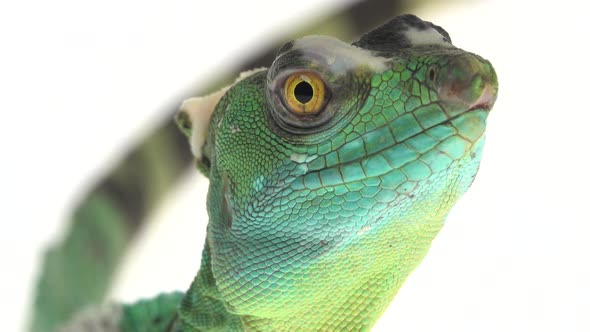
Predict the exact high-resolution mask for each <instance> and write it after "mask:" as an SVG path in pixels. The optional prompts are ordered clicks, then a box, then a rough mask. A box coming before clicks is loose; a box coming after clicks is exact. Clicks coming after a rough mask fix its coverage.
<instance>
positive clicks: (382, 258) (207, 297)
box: [180, 216, 444, 332]
mask: <svg viewBox="0 0 590 332" xmlns="http://www.w3.org/2000/svg"><path fill="white" fill-rule="evenodd" d="M443 219H444V216H438V217H437V218H434V219H426V220H424V222H422V223H420V224H415V223H408V222H406V221H405V220H398V221H395V224H396V225H397V227H388V228H387V229H391V230H392V231H384V229H379V228H378V227H376V228H375V229H372V230H367V231H366V233H364V234H362V236H359V240H358V241H356V243H354V244H352V245H351V246H350V247H349V248H347V249H346V250H342V251H341V252H334V253H332V254H331V255H325V256H324V257H323V259H320V260H318V262H316V263H315V264H314V266H313V268H312V269H311V270H310V271H309V273H310V275H312V277H311V278H310V282H313V283H316V282H317V280H318V278H319V279H323V280H330V279H333V278H332V277H333V275H334V274H340V272H338V270H346V271H347V275H348V276H349V277H348V278H346V277H342V274H340V277H339V278H340V279H341V280H340V282H339V283H338V284H332V285H331V286H330V288H331V292H330V296H324V297H322V296H318V297H317V298H315V299H310V300H311V301H310V302H308V305H307V306H305V307H304V308H303V309H299V310H298V309H297V308H295V307H292V308H290V309H289V310H287V312H289V311H290V310H292V312H290V313H289V315H286V316H280V317H272V318H268V317H259V316H251V315H238V314H235V313H232V312H230V310H231V309H230V310H228V308H231V305H228V304H226V302H225V301H224V299H223V297H222V295H221V293H220V292H219V290H218V288H217V286H216V283H215V278H214V276H213V273H212V271H211V261H210V256H209V246H208V245H206V246H205V249H204V251H203V258H202V263H201V269H200V270H199V273H198V274H197V276H196V277H195V279H194V281H193V283H192V285H191V288H190V290H189V291H188V292H187V294H186V296H185V298H184V299H183V301H182V304H181V309H180V318H181V320H182V322H183V327H184V331H186V332H190V331H215V330H219V331H242V330H247V331H248V330H250V331H316V330H318V331H319V330H332V331H344V330H359V331H361V330H369V329H370V328H371V327H372V326H373V324H374V323H375V322H376V321H377V319H378V318H379V317H380V316H381V314H382V313H383V311H385V309H386V308H387V306H388V305H389V303H390V302H391V300H392V299H393V297H394V296H395V294H396V293H397V291H398V290H399V288H400V287H401V285H402V284H403V282H404V280H405V279H406V277H407V276H408V275H409V273H410V272H412V270H413V269H414V268H415V267H416V266H417V265H418V262H420V261H421V260H422V258H423V257H424V255H425V254H426V252H427V251H428V248H429V244H430V240H431V239H432V238H433V237H434V236H435V235H436V233H438V231H439V230H440V228H441V227H442V225H443ZM393 230H396V231H395V232H393ZM400 230H402V231H400ZM373 232H374V233H375V234H371V233H373ZM401 234H429V235H430V236H426V237H425V238H424V241H423V242H422V243H421V244H420V245H417V246H406V247H396V246H395V243H397V242H399V239H398V237H400V236H403V235H401ZM365 235H366V236H365ZM374 235H377V237H378V239H375V237H373V236H374ZM375 241H376V242H377V243H385V244H386V245H384V246H382V247H378V246H377V247H376V246H374V245H373V246H371V245H370V243H369V242H372V243H374V242H375ZM425 242H428V244H426V245H425ZM367 250H368V251H367ZM343 262H346V264H343ZM385 262H387V264H386V265H388V266H389V268H383V265H384V263H385ZM366 270H380V271H381V273H379V274H378V275H376V274H369V275H370V276H371V277H370V278H363V277H362V276H366V275H367V274H366V273H364V272H366ZM313 280H315V281H313ZM302 287H303V288H307V289H313V287H311V286H310V287H306V285H302ZM312 297H313V296H312Z"/></svg>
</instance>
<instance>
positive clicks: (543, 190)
mask: <svg viewBox="0 0 590 332" xmlns="http://www.w3.org/2000/svg"><path fill="white" fill-rule="evenodd" d="M579 3H583V2H579ZM339 5H342V2H338V1H336V0H326V1H317V0H298V1H297V2H293V1H288V2H284V3H282V2H278V1H255V2H254V3H252V2H250V1H236V2H230V1H212V2H211V1H207V2H206V3H205V1H182V0H175V1H125V2H123V1H114V0H109V1H100V2H98V1H96V2H93V3H90V2H82V1H73V0H72V1H67V0H52V1H40V0H38V1H33V0H29V1H19V2H16V1H13V2H12V3H8V2H2V3H0V110H1V118H0V153H1V156H2V157H1V158H2V159H1V161H0V165H1V166H0V167H1V168H0V170H1V172H0V195H1V197H0V207H1V209H0V213H1V215H2V228H1V229H2V231H1V232H0V234H2V235H1V239H2V240H1V241H0V246H1V250H0V254H1V255H2V256H1V257H0V258H1V263H2V269H1V272H0V274H1V276H2V277H1V280H0V287H1V289H0V294H2V300H1V305H2V308H1V310H2V311H1V312H2V313H3V315H2V325H3V328H2V330H3V331H19V330H22V329H23V326H24V322H25V320H26V312H27V306H28V305H29V304H30V298H31V293H30V292H31V287H32V284H33V280H34V276H35V273H36V272H37V270H36V269H37V266H38V265H39V254H40V252H41V251H42V248H44V247H45V246H46V245H48V243H49V242H50V241H52V240H55V239H56V238H57V237H58V236H59V234H60V232H61V228H60V227H61V226H62V223H63V220H64V218H65V217H66V215H67V211H68V209H69V208H71V207H72V205H73V204H74V203H75V202H76V199H77V198H78V197H79V196H80V194H81V193H83V192H84V191H85V189H86V188H88V186H89V185H90V183H91V181H90V180H91V179H93V178H95V177H96V176H98V174H101V173H102V172H105V171H106V170H107V169H108V168H109V167H110V166H111V165H113V163H114V162H115V161H116V160H117V154H120V153H121V151H122V149H123V148H124V147H126V146H129V145H130V144H132V143H133V142H134V141H136V140H138V139H139V137H141V135H142V134H145V133H147V132H149V129H150V128H151V127H152V126H154V125H155V123H158V122H159V121H162V117H163V116H166V115H167V114H162V112H161V111H162V110H163V109H167V107H166V106H169V105H173V104H177V103H179V100H178V97H179V96H180V95H182V94H183V93H184V92H186V91H188V90H189V89H190V88H194V87H198V86H202V85H203V84H204V83H205V82H206V81H207V80H210V79H212V78H214V77H216V75H218V74H219V73H220V72H223V73H226V72H227V71H229V70H231V69H232V68H233V67H232V66H233V65H234V59H239V58H240V57H243V56H244V55H245V54H250V53H251V52H252V50H253V48H254V47H256V45H261V44H262V45H263V44H265V43H266V42H268V40H271V39H273V38H279V37H280V36H281V33H282V32H283V31H286V29H291V28H295V27H296V26H297V24H298V22H301V21H304V20H307V19H308V18H312V17H317V16H319V15H321V14H322V13H325V12H329V11H330V8H332V7H333V6H339ZM550 5H551V6H550ZM582 6H583V5H574V4H572V3H569V2H568V1H558V2H556V1H548V2H546V3H545V2H543V1H531V2H526V1H519V2H516V1H501V0H499V1H454V2H447V1H445V2H443V1H441V2H437V3H434V4H433V3H429V2H426V1H425V2H424V5H423V6H420V7H419V8H418V9H417V10H416V11H415V12H414V13H416V14H418V15H419V16H421V17H422V18H424V19H427V20H431V21H433V22H435V23H437V24H439V25H441V26H443V27H444V28H445V29H446V30H447V31H448V32H449V33H450V34H451V36H452V38H453V41H454V43H455V45H457V46H458V47H461V48H464V49H467V50H470V51H473V52H475V53H478V54H481V55H483V56H485V57H486V58H488V59H490V60H491V61H492V62H493V63H494V65H495V67H496V70H497V72H498V76H499V79H500V94H499V99H498V102H497V104H496V107H495V109H494V110H493V112H492V113H491V114H490V117H489V123H488V141H487V145H486V150H485V154H484V158H483V162H482V165H481V169H480V174H479V175H478V177H477V179H476V181H475V183H474V184H473V186H472V188H471V190H470V191H469V192H468V194H467V195H465V196H464V197H463V198H462V199H461V201H460V202H459V204H458V205H457V206H456V207H455V208H454V210H453V211H452V213H451V214H450V215H449V217H448V219H447V224H446V226H445V228H444V229H443V231H442V232H441V234H440V235H439V236H438V237H437V239H436V240H435V241H434V244H433V247H432V250H431V252H430V253H429V255H428V256H427V258H426V259H425V260H424V262H423V263H422V265H421V266H420V267H419V268H418V269H417V270H416V271H415V272H414V273H413V274H412V275H411V276H410V278H409V279H408V281H407V282H406V284H405V285H404V287H402V289H401V291H400V292H399V294H398V296H397V297H396V299H395V300H394V302H393V304H392V305H391V306H390V308H389V309H388V311H387V312H386V313H385V314H384V316H383V318H382V319H381V320H380V321H379V322H378V324H377V326H376V327H375V331H391V330H395V331H590V286H589V285H588V281H589V280H590V259H589V256H590V241H589V239H590V225H589V224H590V213H589V212H588V210H589V205H590V203H589V202H588V200H589V198H590V194H589V188H590V180H589V176H588V172H589V170H588V166H589V164H588V151H589V150H590V148H589V147H588V143H590V140H589V139H588V134H587V133H588V132H589V131H590V130H589V129H588V128H589V125H590V123H589V122H590V116H589V113H590V107H589V106H588V100H587V99H586V97H589V95H590V93H589V92H588V88H587V87H588V86H589V84H588V81H589V80H590V75H589V74H590V71H589V70H588V67H589V64H588V59H589V58H590V57H589V52H588V50H587V48H586V47H587V44H588V40H589V39H588V38H589V37H588V32H590V29H589V28H588V23H587V13H588V10H587V9H586V8H583V7H582ZM89 181H90V182H89ZM205 186H206V180H204V179H203V178H201V177H198V176H193V177H191V178H188V179H186V182H185V185H184V186H183V187H182V188H179V190H178V195H177V196H175V197H174V198H171V199H170V200H168V201H167V202H166V203H165V208H163V209H162V210H161V211H159V213H158V215H157V216H155V217H154V219H155V220H154V222H153V223H152V226H151V227H150V228H149V229H147V230H146V231H145V233H146V234H145V236H144V238H143V239H142V240H141V241H140V242H138V243H137V244H136V246H135V247H134V249H133V251H132V253H131V254H130V255H129V256H128V257H127V258H126V260H127V262H128V264H127V266H126V269H124V270H123V271H122V272H121V274H120V275H119V276H118V277H117V279H118V282H117V284H116V286H115V287H114V289H113V292H112V293H113V297H114V298H116V299H121V300H125V301H130V300H134V299H136V298H138V297H141V296H151V295H153V294H155V293H157V292H158V291H162V290H174V289H185V288H186V287H187V286H188V284H189V282H190V280H191V279H192V276H193V275H194V273H195V272H196V269H197V267H198V261H199V257H200V250H201V247H202V241H203V238H204V227H205V225H206V217H205V216H204V212H203V208H204V192H205V190H206V189H205V188H206V187H205Z"/></svg>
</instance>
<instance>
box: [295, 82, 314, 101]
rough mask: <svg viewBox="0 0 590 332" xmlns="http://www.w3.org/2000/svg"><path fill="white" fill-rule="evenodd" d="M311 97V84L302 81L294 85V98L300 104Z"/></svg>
mask: <svg viewBox="0 0 590 332" xmlns="http://www.w3.org/2000/svg"><path fill="white" fill-rule="evenodd" d="M311 98H313V87H312V86H311V84H309V83H307V82H305V81H302V82H299V83H297V85H296V86H295V99H297V101H298V102H300V103H302V104H307V103H309V101H310V100H311Z"/></svg>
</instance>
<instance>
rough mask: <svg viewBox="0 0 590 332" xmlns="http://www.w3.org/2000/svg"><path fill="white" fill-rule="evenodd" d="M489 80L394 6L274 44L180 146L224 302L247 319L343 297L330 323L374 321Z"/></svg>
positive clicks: (463, 147) (414, 259)
mask: <svg viewBox="0 0 590 332" xmlns="http://www.w3.org/2000/svg"><path fill="white" fill-rule="evenodd" d="M497 90H498V83H497V78H496V74H495V72H494V69H493V67H492V65H491V64H490V63H489V62H488V61H486V60H484V59H483V58H481V57H480V56H478V55H475V54H473V53H469V52H466V51H463V50H461V49H458V48H456V47H454V46H453V45H452V44H451V39H450V37H449V35H448V34H447V32H446V31H444V30H443V29H442V28H440V27H438V26H436V25H434V24H432V23H430V22H425V21H422V20H420V19H418V18H417V17H415V16H411V15H405V16H400V17H398V18H395V19H393V20H392V21H390V22H388V23H387V24H385V25H384V26H382V27H380V28H377V29H376V30H374V31H372V32H370V33H368V34H366V35H364V36H363V37H361V38H360V40H359V41H357V42H356V43H354V44H352V45H349V44H346V43H344V42H341V41H339V40H336V39H333V38H330V37H325V36H309V37H304V38H301V39H298V40H295V41H293V42H290V43H287V44H286V45H285V46H283V48H281V50H280V51H279V53H278V55H277V57H276V59H275V60H274V62H273V63H272V65H271V66H270V68H269V69H264V70H258V71H256V72H254V73H252V74H251V75H247V77H243V78H242V79H241V80H240V81H239V82H237V83H236V84H234V85H233V86H232V87H231V88H229V89H228V90H226V91H225V90H224V91H223V92H222V93H220V94H219V95H218V96H215V97H214V98H215V100H214V101H215V102H214V103H213V104H214V112H213V115H212V117H211V120H210V122H209V123H208V126H209V127H208V132H207V133H208V134H207V136H206V138H205V139H196V140H193V141H195V142H197V143H196V145H197V146H196V148H195V144H193V150H197V153H196V155H197V157H198V161H199V163H200V165H201V168H202V169H203V170H204V172H205V173H206V175H207V176H208V177H209V179H210V190H209V196H208V211H209V215H210V223H209V227H208V235H207V236H208V242H207V243H208V246H209V249H208V250H209V251H210V258H211V270H212V272H213V275H214V277H215V282H216V287H217V289H218V290H219V292H220V294H221V297H222V299H223V301H224V303H225V304H226V306H227V308H229V310H230V311H231V312H233V313H235V314H237V315H240V316H241V317H243V318H242V319H243V321H244V322H246V323H247V324H248V325H249V326H251V327H253V328H256V326H259V325H257V324H262V325H260V326H263V325H268V324H283V325H276V326H283V327H285V326H291V327H293V326H295V325H293V324H297V323H295V322H296V321H301V320H302V319H303V320H305V322H304V323H302V324H304V326H307V327H318V326H321V324H322V321H326V320H330V317H335V315H345V314H344V313H345V312H348V311H350V308H353V307H354V308H356V309H355V314H354V315H352V314H351V315H352V316H353V317H352V318H354V317H357V318H358V317H361V318H362V319H358V320H357V322H356V323H355V322H348V323H347V324H353V325H343V326H334V327H333V328H334V329H335V330H340V329H343V328H344V327H351V326H356V325H354V324H361V325H359V327H362V326H365V327H366V326H370V325H372V323H373V322H374V321H375V320H376V317H378V316H379V314H380V313H381V312H382V311H383V310H384V309H385V307H386V306H387V304H388V303H389V301H390V300H391V298H392V297H393V296H394V295H395V293H396V291H397V289H398V288H399V287H400V286H401V283H402V282H403V281H404V280H405V278H406V276H407V275H408V274H409V273H410V272H411V271H412V270H413V269H414V268H415V267H416V266H417V264H418V263H419V262H420V260H421V259H422V258H423V256H424V255H425V254H426V251H427V250H428V247H429V246H430V242H431V240H432V239H433V238H434V236H435V235H436V234H437V232H438V231H439V229H440V228H441V227H442V225H443V221H444V218H445V216H446V215H447V213H448V211H449V209H450V208H451V207H452V205H453V204H454V203H455V201H456V200H457V199H458V198H459V197H460V196H461V194H462V193H463V192H465V191H466V190H467V188H468V187H469V186H470V184H471V182H472V180H473V178H474V176H475V174H476V172H477V169H478V166H479V161H480V157H481V149H482V146H483V141H484V130H485V125H486V117H487V115H488V113H489V111H490V109H491V108H492V106H493V104H494V101H495V99H496V94H497ZM185 108H186V109H189V108H190V107H185ZM211 109H213V106H212V107H211ZM188 113H190V112H188ZM190 118H191V119H192V118H194V116H190ZM192 122H193V123H194V122H195V121H192ZM193 129H194V128H193ZM192 135H193V136H195V135H202V134H200V133H195V132H194V130H193V133H192ZM294 317H299V318H297V319H295V318H294ZM277 322H282V323H277ZM285 324H286V325H285ZM289 324H291V325H289ZM302 326H303V325H302ZM353 329H354V328H353Z"/></svg>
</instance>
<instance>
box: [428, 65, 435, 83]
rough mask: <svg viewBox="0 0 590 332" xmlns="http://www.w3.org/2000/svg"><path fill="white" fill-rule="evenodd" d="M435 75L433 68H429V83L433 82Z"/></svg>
mask: <svg viewBox="0 0 590 332" xmlns="http://www.w3.org/2000/svg"><path fill="white" fill-rule="evenodd" d="M435 74H436V72H435V71H434V68H430V70H429V71H428V78H429V79H430V80H431V81H434V75H435Z"/></svg>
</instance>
